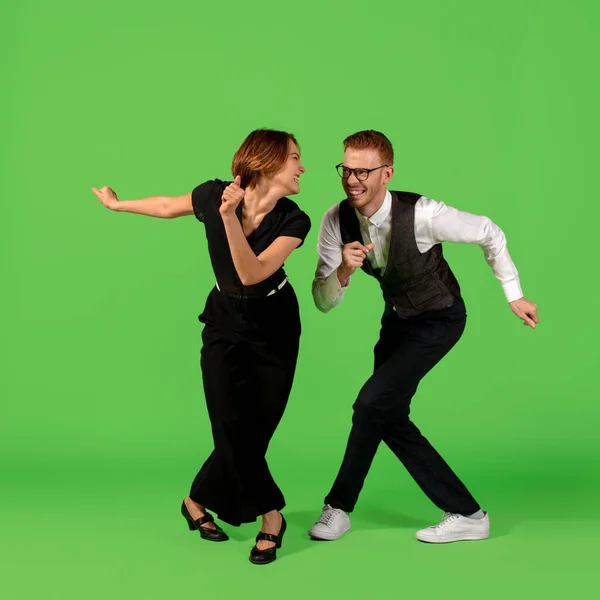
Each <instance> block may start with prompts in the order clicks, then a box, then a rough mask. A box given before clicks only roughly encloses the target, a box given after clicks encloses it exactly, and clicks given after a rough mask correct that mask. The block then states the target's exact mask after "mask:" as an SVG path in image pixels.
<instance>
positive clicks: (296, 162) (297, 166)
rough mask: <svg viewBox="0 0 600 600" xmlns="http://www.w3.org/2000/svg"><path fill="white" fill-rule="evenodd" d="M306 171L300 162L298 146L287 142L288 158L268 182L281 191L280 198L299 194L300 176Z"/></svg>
mask: <svg viewBox="0 0 600 600" xmlns="http://www.w3.org/2000/svg"><path fill="white" fill-rule="evenodd" d="M304 171H306V169H305V168H304V167H303V166H302V163H301V162H300V151H299V150H298V146H296V144H294V142H292V140H288V157H287V160H286V162H285V163H284V164H283V165H282V167H281V168H280V169H279V171H277V172H276V173H273V175H271V177H270V178H269V180H270V181H269V182H270V184H271V185H273V186H275V185H276V186H278V187H280V188H281V190H282V196H288V195H292V194H298V193H299V192H300V182H299V179H300V175H302V173H304Z"/></svg>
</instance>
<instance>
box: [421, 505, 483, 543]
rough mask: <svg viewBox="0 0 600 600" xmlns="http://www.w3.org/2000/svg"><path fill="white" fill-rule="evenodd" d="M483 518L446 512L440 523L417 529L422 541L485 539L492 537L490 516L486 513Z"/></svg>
mask: <svg viewBox="0 0 600 600" xmlns="http://www.w3.org/2000/svg"><path fill="white" fill-rule="evenodd" d="M484 514H485V517H483V519H469V517H463V515H457V514H455V513H444V518H443V519H442V521H441V523H440V524H439V525H434V526H433V527H427V528H426V529H421V531H417V533H416V537H417V539H418V540H420V541H421V542H430V543H432V544H445V543H447V542H459V541H462V540H485V539H486V538H489V537H490V517H489V515H488V513H484Z"/></svg>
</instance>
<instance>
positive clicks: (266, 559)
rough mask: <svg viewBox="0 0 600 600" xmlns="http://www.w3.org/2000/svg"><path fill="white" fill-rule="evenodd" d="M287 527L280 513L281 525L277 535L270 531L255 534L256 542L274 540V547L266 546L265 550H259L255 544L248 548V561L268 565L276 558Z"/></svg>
mask: <svg viewBox="0 0 600 600" xmlns="http://www.w3.org/2000/svg"><path fill="white" fill-rule="evenodd" d="M286 529H287V523H286V522H285V517H284V516H283V515H281V527H280V529H279V534H278V535H273V534H272V533H263V532H262V531H261V532H260V533H259V534H258V535H257V536H256V542H257V543H258V542H260V540H265V541H267V542H274V544H275V547H274V548H267V549H266V550H259V549H258V548H257V547H256V546H254V548H252V550H250V562H251V563H254V564H255V565H268V564H269V563H271V562H273V561H274V560H275V559H276V558H277V548H281V541H282V540H283V534H284V533H285V530H286Z"/></svg>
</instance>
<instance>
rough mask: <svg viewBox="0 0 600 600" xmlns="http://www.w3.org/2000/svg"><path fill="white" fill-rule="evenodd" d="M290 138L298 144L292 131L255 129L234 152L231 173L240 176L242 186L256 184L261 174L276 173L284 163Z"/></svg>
mask: <svg viewBox="0 0 600 600" xmlns="http://www.w3.org/2000/svg"><path fill="white" fill-rule="evenodd" d="M290 140H292V142H294V144H296V146H298V142H297V141H296V138H295V137H294V134H292V133H286V132H285V131H277V130H275V129H256V130H255V131H253V132H252V133H251V134H250V135H249V136H248V137H247V138H246V139H245V140H244V142H243V143H242V145H241V146H240V147H239V150H238V151H237V152H236V153H235V155H234V157H233V162H232V163H231V174H232V175H233V176H234V177H237V176H238V175H239V176H240V177H241V178H242V182H241V185H242V186H243V187H247V186H249V185H256V184H257V183H258V180H259V179H260V178H261V176H263V175H269V174H271V173H276V172H277V171H279V169H281V167H282V166H283V165H284V164H285V162H286V161H287V159H288V144H289V141H290ZM298 150H300V146H298Z"/></svg>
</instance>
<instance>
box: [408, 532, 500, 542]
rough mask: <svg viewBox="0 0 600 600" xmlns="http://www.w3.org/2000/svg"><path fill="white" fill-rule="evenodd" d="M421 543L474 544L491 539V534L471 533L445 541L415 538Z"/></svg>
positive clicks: (445, 539) (448, 537) (447, 537)
mask: <svg viewBox="0 0 600 600" xmlns="http://www.w3.org/2000/svg"><path fill="white" fill-rule="evenodd" d="M415 537H416V538H417V539H418V540H419V541H420V542H425V543H426V544H450V543H452V542H473V541H476V540H487V539H488V538H489V537H490V534H489V533H470V534H465V535H456V536H452V537H450V536H446V538H444V539H439V538H426V537H419V536H418V535H416V536H415Z"/></svg>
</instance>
